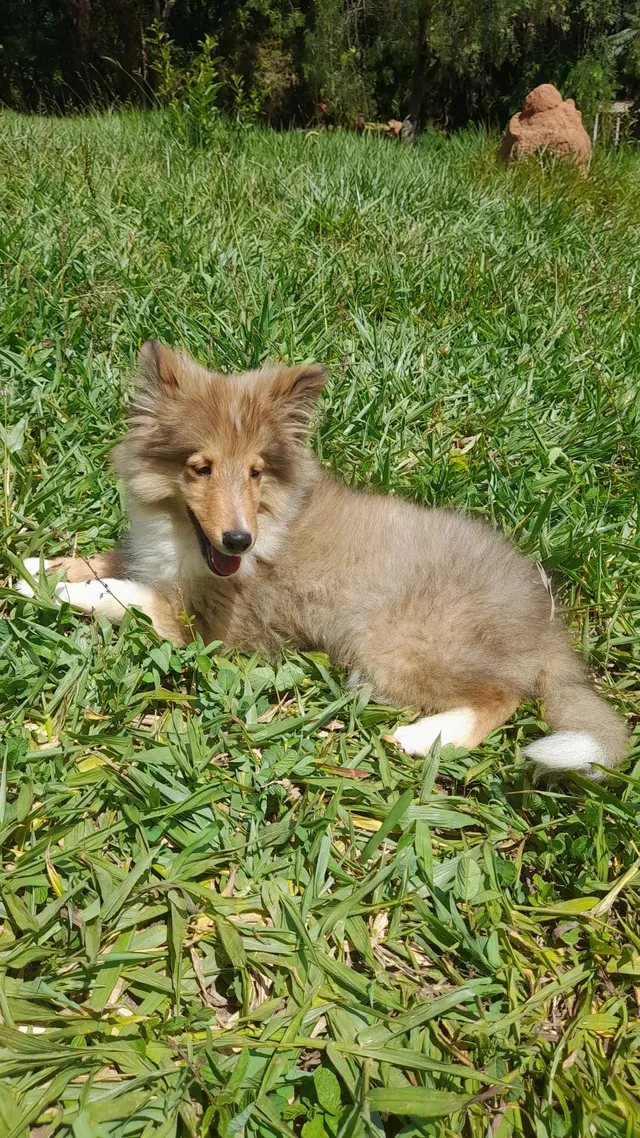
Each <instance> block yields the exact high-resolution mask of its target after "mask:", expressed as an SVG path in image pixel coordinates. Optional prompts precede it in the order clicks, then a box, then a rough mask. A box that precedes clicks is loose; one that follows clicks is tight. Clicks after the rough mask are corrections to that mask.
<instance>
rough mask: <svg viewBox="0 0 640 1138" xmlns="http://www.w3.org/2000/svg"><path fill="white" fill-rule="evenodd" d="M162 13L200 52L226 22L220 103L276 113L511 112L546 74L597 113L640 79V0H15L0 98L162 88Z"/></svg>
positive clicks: (31, 100) (184, 47)
mask: <svg viewBox="0 0 640 1138" xmlns="http://www.w3.org/2000/svg"><path fill="white" fill-rule="evenodd" d="M154 22H155V23H156V24H157V25H158V26H159V27H160V28H161V30H162V31H164V32H168V33H169V35H170V36H171V38H172V40H173V41H174V42H175V45H176V47H177V49H178V52H181V53H182V54H183V56H184V57H185V58H186V59H188V58H189V57H190V56H191V55H193V53H194V52H197V51H198V45H199V44H200V43H202V41H204V40H205V39H206V37H211V38H212V39H213V40H214V41H215V43H216V45H217V51H218V54H219V56H220V57H221V65H220V76H221V80H222V87H221V89H220V98H219V102H220V104H221V105H223V106H227V107H228V108H233V109H234V110H235V111H236V112H237V113H240V114H242V115H244V117H249V118H252V117H256V116H258V115H259V116H260V117H261V118H263V119H264V120H265V121H268V122H270V123H272V124H274V125H280V124H284V123H290V122H295V123H306V122H308V121H310V120H313V119H317V118H320V119H321V120H324V121H337V122H341V123H345V124H347V125H351V126H353V125H354V124H355V122H356V119H357V117H358V116H359V115H363V116H364V117H365V118H374V117H376V116H377V117H379V118H382V119H387V118H389V117H390V116H391V115H395V116H399V117H401V118H404V116H405V115H406V114H407V113H409V112H411V114H412V116H413V118H414V119H416V120H421V121H425V120H430V121H434V122H436V123H439V124H443V125H460V124H462V123H466V122H468V121H469V120H483V121H485V122H500V123H502V122H503V121H504V119H505V118H506V117H507V115H508V114H509V113H511V112H512V111H513V110H515V109H517V108H518V107H519V105H520V104H521V101H522V98H523V96H524V94H525V93H526V91H527V90H528V89H529V88H530V87H531V86H533V85H534V84H535V83H538V82H543V81H545V82H547V81H548V82H555V83H557V84H559V85H560V86H561V87H562V88H563V90H564V92H565V94H567V95H575V96H576V97H577V99H578V101H579V105H580V106H581V107H582V108H583V110H584V111H585V112H586V113H587V116H590V115H591V114H592V112H593V109H594V107H595V105H596V103H597V102H598V101H599V100H601V99H608V98H610V97H611V96H612V95H614V94H616V93H618V94H619V93H626V94H630V95H631V96H634V95H635V94H636V93H637V91H638V77H639V75H640V37H639V31H640V17H639V7H638V2H637V0H634V2H632V3H630V2H629V0H603V2H598V3H595V2H593V0H536V2H535V3H531V2H530V0H485V2H484V3H477V2H476V0H452V2H451V3H447V4H438V3H434V2H433V0H315V2H313V0H222V2H219V0H110V2H109V3H106V0H4V3H3V5H2V12H1V13H0V47H1V55H0V64H1V66H0V99H2V100H4V101H5V102H6V103H8V104H9V105H13V106H17V107H21V108H24V109H39V108H43V107H44V108H46V109H53V108H69V107H72V106H82V105H85V104H86V103H96V102H98V103H100V104H102V105H104V104H105V103H111V102H114V101H119V100H122V99H127V100H134V101H136V102H138V103H141V104H143V105H144V104H148V103H149V102H150V101H152V100H153V98H154V93H155V90H156V84H155V81H154V72H153V68H152V67H151V66H150V45H149V42H148V41H149V29H150V28H151V26H152V25H153V24H154ZM156 34H157V33H156ZM320 103H322V104H323V105H324V110H322V111H320V109H319V104H320Z"/></svg>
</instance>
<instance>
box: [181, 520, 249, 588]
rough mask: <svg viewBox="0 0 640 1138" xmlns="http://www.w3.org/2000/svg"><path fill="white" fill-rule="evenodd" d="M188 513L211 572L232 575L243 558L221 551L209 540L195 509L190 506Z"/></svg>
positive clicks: (224, 575) (221, 575) (226, 575)
mask: <svg viewBox="0 0 640 1138" xmlns="http://www.w3.org/2000/svg"><path fill="white" fill-rule="evenodd" d="M187 513H188V515H189V521H190V522H191V525H192V526H193V528H194V530H195V531H196V536H197V538H198V542H199V544H200V552H201V553H202V556H203V557H204V559H205V561H206V563H207V565H208V566H209V568H210V570H211V572H212V573H215V574H216V576H217V577H231V576H232V574H233V573H237V572H238V569H239V568H240V561H241V558H240V557H232V556H231V554H229V553H219V552H218V550H217V549H216V547H215V546H214V545H212V544H211V542H210V541H209V538H208V537H207V535H206V533H205V532H204V530H203V528H202V526H201V525H200V522H199V521H198V519H197V517H196V515H195V514H194V512H193V510H190V509H189V507H188V506H187Z"/></svg>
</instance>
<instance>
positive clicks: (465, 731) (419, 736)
mask: <svg viewBox="0 0 640 1138" xmlns="http://www.w3.org/2000/svg"><path fill="white" fill-rule="evenodd" d="M470 694H471V695H472V698H470V699H469V702H468V703H462V701H461V703H460V706H458V707H452V708H450V709H449V710H448V711H441V712H439V713H438V714H437V715H425V716H424V717H423V718H422V719H417V720H416V722H415V723H409V724H408V725H407V726H404V727H398V728H397V729H396V731H395V732H394V735H393V737H394V739H395V741H396V743H397V744H398V745H399V746H400V747H401V748H402V750H403V751H406V752H407V754H409V755H428V754H429V751H430V750H431V747H432V746H433V744H434V743H435V741H436V739H438V738H439V739H440V742H441V743H442V745H443V747H444V746H446V745H447V744H448V743H452V744H453V745H454V747H465V748H466V749H467V750H468V751H471V750H472V749H473V748H474V747H477V746H478V745H479V744H480V743H481V742H482V740H483V739H484V738H486V736H487V735H489V734H490V732H491V731H494V730H495V728H496V727H500V726H501V725H502V724H503V723H505V722H506V721H507V719H509V718H510V717H511V716H512V715H513V713H514V711H515V710H516V708H517V706H518V704H519V703H520V697H519V696H517V695H514V694H513V693H509V692H504V691H498V690H497V689H495V688H488V689H486V691H484V692H482V691H480V690H478V689H475V690H473V692H472V693H470Z"/></svg>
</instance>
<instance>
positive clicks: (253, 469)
mask: <svg viewBox="0 0 640 1138" xmlns="http://www.w3.org/2000/svg"><path fill="white" fill-rule="evenodd" d="M249 473H250V474H251V477H252V478H260V476H261V474H262V471H261V470H258V467H257V466H252V467H251V470H250V472H249Z"/></svg>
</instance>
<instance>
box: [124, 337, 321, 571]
mask: <svg viewBox="0 0 640 1138" xmlns="http://www.w3.org/2000/svg"><path fill="white" fill-rule="evenodd" d="M139 374H140V382H139V389H138V393H137V397H136V399H135V402H134V404H133V407H132V410H131V414H130V416H129V433H128V435H127V437H126V439H125V440H124V441H123V442H122V443H120V444H119V446H118V447H116V449H115V452H114V459H115V465H116V469H117V470H118V472H119V473H120V474H121V475H122V476H123V478H124V479H125V481H126V483H127V487H128V490H129V493H130V494H131V496H132V497H133V498H134V499H135V500H137V501H138V502H141V503H144V504H146V505H153V504H154V503H165V504H170V506H171V508H172V509H173V510H174V511H175V510H177V511H180V512H182V513H183V514H184V515H185V516H186V517H188V518H189V520H190V522H191V525H192V526H193V529H194V530H195V533H196V535H197V537H198V541H199V543H200V549H201V551H202V555H203V557H204V559H205V561H206V562H207V565H208V566H209V568H210V570H211V571H212V573H215V574H217V575H218V576H230V575H232V574H233V573H235V572H237V570H238V569H239V568H240V564H241V559H242V556H243V554H245V553H247V552H248V551H249V550H250V549H251V548H252V547H253V546H254V545H255V542H256V540H257V537H258V530H259V525H260V517H261V515H262V516H264V515H267V516H268V515H269V514H273V513H274V511H275V509H276V508H277V503H278V501H279V496H280V497H281V495H282V492H283V490H285V489H286V488H287V487H292V486H294V485H295V483H296V481H297V480H298V479H299V477H300V474H301V471H302V469H303V468H304V466H305V453H306V447H305V437H306V433H307V429H308V425H309V419H310V416H311V413H312V411H313V407H314V404H315V402H316V399H317V397H318V394H319V393H320V391H321V389H322V387H323V385H324V383H325V380H326V373H325V371H324V369H323V368H321V367H318V366H316V365H302V366H300V367H281V368H275V369H272V370H266V369H265V370H262V371H254V372H247V373H245V374H244V375H233V376H224V375H218V374H216V373H214V372H210V371H207V370H206V369H205V368H203V367H201V366H200V365H199V364H197V363H196V362H195V361H194V360H192V359H190V358H189V357H187V356H183V355H179V354H177V353H176V352H173V351H171V350H170V349H169V348H165V347H163V345H162V344H159V343H158V342H157V341H155V340H150V341H148V342H147V343H146V344H144V345H143V347H142V350H141V352H140V360H139Z"/></svg>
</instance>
